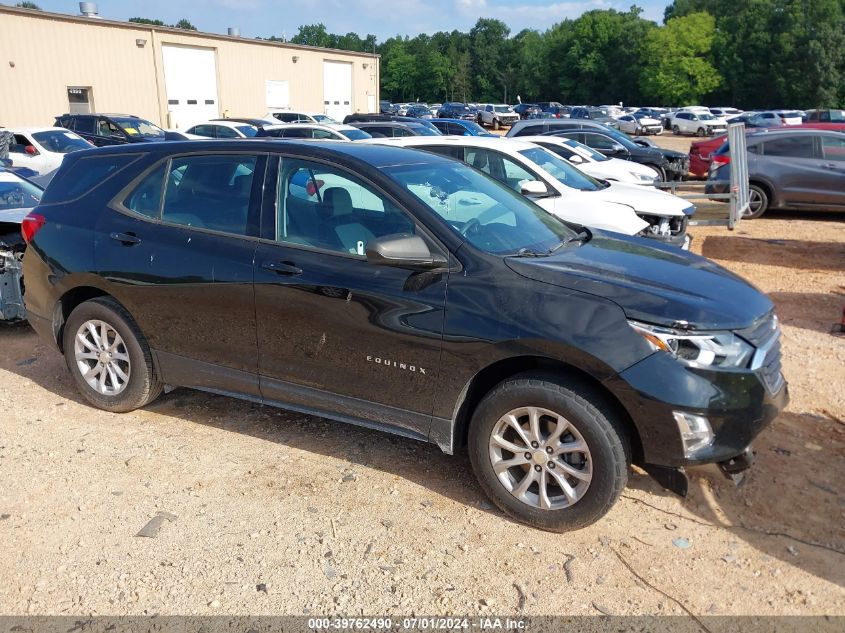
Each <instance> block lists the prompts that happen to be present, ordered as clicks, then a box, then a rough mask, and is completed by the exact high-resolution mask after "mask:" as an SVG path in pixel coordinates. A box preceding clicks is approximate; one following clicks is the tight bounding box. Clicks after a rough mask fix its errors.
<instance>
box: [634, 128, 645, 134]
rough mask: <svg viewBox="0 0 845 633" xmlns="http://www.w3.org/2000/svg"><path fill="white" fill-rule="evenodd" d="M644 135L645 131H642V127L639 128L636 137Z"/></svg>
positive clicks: (635, 132)
mask: <svg viewBox="0 0 845 633" xmlns="http://www.w3.org/2000/svg"><path fill="white" fill-rule="evenodd" d="M642 135H643V129H642V128H641V127H638V128H637V129H636V130H635V131H634V136H642Z"/></svg>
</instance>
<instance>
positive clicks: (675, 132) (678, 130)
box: [672, 125, 681, 136]
mask: <svg viewBox="0 0 845 633" xmlns="http://www.w3.org/2000/svg"><path fill="white" fill-rule="evenodd" d="M680 133H681V128H679V127H678V126H677V125H673V126H672V134H674V135H675V136H678V135H679V134H680Z"/></svg>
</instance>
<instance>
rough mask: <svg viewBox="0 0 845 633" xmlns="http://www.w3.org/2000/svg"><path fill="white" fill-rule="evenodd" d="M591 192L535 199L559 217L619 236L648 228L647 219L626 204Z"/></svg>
mask: <svg viewBox="0 0 845 633" xmlns="http://www.w3.org/2000/svg"><path fill="white" fill-rule="evenodd" d="M591 193H592V192H586V191H576V192H575V193H573V194H571V195H568V196H556V197H553V198H539V199H537V200H535V202H536V203H537V204H539V205H540V206H541V207H543V208H544V209H545V210H546V211H548V212H549V213H551V214H552V215H555V216H557V217H559V218H561V219H562V220H566V221H567V222H574V223H576V224H581V225H583V226H589V227H590V228H596V229H602V230H604V231H613V232H614V233H622V234H623V235H636V234H637V233H639V232H640V231H642V230H644V229H646V228H648V226H649V224H648V222H646V221H645V220H643V219H642V218H640V217H638V216H637V214H636V212H635V211H634V209H633V208H632V207H631V206H630V205H627V204H620V203H616V202H608V201H607V200H603V199H601V198H597V197H595V196H593V195H590V194H591Z"/></svg>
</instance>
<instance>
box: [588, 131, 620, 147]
mask: <svg viewBox="0 0 845 633" xmlns="http://www.w3.org/2000/svg"><path fill="white" fill-rule="evenodd" d="M584 142H585V145H588V146H590V147H592V148H593V149H599V150H601V149H606V150H612V149H613V148H614V146H615V145H616V143H615V142H614V141H613V139H611V138H608V137H607V136H604V135H603V134H590V133H586V134H584Z"/></svg>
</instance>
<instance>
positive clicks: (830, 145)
mask: <svg viewBox="0 0 845 633" xmlns="http://www.w3.org/2000/svg"><path fill="white" fill-rule="evenodd" d="M822 151H823V153H824V158H825V160H835V161H840V162H841V161H845V137H838V136H823V137H822Z"/></svg>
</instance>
